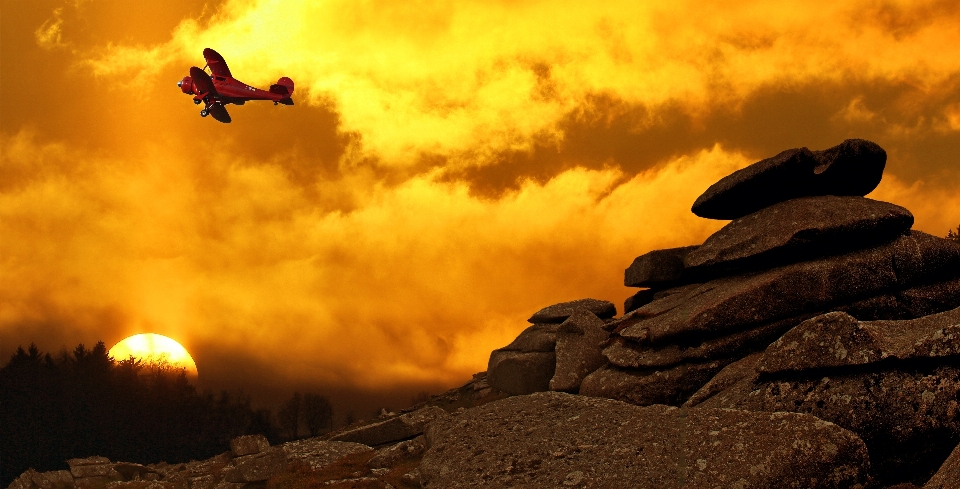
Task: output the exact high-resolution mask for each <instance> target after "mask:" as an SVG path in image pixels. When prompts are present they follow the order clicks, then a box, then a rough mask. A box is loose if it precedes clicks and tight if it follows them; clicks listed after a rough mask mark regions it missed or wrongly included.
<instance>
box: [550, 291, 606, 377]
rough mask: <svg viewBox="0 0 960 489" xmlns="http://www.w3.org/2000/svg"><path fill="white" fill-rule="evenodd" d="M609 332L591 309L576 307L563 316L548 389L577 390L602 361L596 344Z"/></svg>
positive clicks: (604, 359)
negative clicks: (554, 365)
mask: <svg viewBox="0 0 960 489" xmlns="http://www.w3.org/2000/svg"><path fill="white" fill-rule="evenodd" d="M609 335H610V333H607V332H606V331H605V330H604V329H603V321H602V320H601V319H600V318H598V317H597V316H595V315H594V314H593V313H591V312H587V311H585V310H578V311H576V312H574V313H573V314H572V315H571V316H570V317H569V318H567V320H566V321H564V322H563V324H561V325H560V327H559V328H558V329H557V350H556V354H557V356H556V362H557V363H556V369H555V371H554V374H553V377H552V378H551V379H550V386H549V387H550V390H553V391H564V392H574V393H575V392H577V391H578V390H579V389H580V383H581V382H583V378H584V377H586V376H587V375H588V374H589V373H591V372H593V371H594V370H596V369H598V368H600V367H601V366H603V364H604V363H606V358H605V357H604V356H603V353H601V346H600V345H601V343H602V342H603V341H605V340H606V339H607V337H608V336H609Z"/></svg>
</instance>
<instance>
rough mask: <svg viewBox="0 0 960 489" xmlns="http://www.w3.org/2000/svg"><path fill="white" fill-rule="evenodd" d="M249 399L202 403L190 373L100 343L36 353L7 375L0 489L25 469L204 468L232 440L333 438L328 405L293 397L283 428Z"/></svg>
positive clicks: (3, 372)
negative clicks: (70, 462) (113, 464)
mask: <svg viewBox="0 0 960 489" xmlns="http://www.w3.org/2000/svg"><path fill="white" fill-rule="evenodd" d="M250 401H251V400H250V397H249V396H247V395H245V394H243V393H242V392H238V393H231V392H227V391H222V392H220V393H219V395H216V394H214V393H213V392H212V391H209V390H207V391H205V392H203V393H199V392H198V391H197V389H196V388H195V387H194V386H193V385H191V384H190V382H189V381H188V378H187V375H186V370H185V369H183V368H177V367H175V366H172V365H170V364H169V363H165V362H163V361H159V362H149V363H146V362H143V361H141V360H139V359H135V358H129V359H126V360H121V361H117V360H115V359H114V358H112V357H111V356H110V355H109V353H108V352H107V348H106V347H105V346H104V344H103V342H99V343H97V344H96V346H94V347H93V348H92V349H87V348H85V347H84V345H82V344H81V345H78V346H77V347H76V348H75V349H74V350H73V351H72V352H67V351H66V350H63V351H62V352H60V354H58V355H51V354H49V353H43V352H41V351H40V350H39V349H38V348H37V346H36V345H34V344H31V345H30V347H29V348H27V349H26V350H24V349H23V347H19V348H18V349H17V351H16V353H14V354H13V355H12V357H11V358H10V361H9V362H8V363H7V364H6V365H4V366H3V367H2V368H0V487H6V486H7V485H9V484H10V483H11V482H12V481H13V480H14V479H15V478H16V477H18V476H19V475H20V474H21V473H23V472H24V471H25V470H27V469H28V468H33V469H35V470H38V471H41V472H43V471H49V470H60V469H67V468H68V467H67V464H66V460H67V459H70V458H80V457H89V456H93V455H100V456H104V457H107V458H109V459H110V460H114V461H125V462H136V463H141V464H148V463H157V462H161V461H164V462H168V463H179V462H187V461H190V460H202V459H206V458H210V457H212V456H214V455H217V454H219V453H222V452H224V451H226V450H227V449H228V448H229V441H230V439H231V438H233V437H236V436H240V435H245V434H262V435H264V436H266V437H267V438H268V440H270V442H271V444H273V443H276V442H279V441H284V440H289V439H293V438H296V437H297V435H298V433H299V432H300V431H301V430H300V426H303V425H305V426H306V431H307V432H308V433H309V434H310V435H314V436H315V435H317V434H319V433H321V432H323V431H324V430H329V429H331V428H332V422H331V420H332V409H331V407H330V403H329V401H328V400H327V399H326V398H325V397H323V396H321V395H318V394H305V395H303V396H301V395H300V394H299V393H295V394H294V396H293V398H291V399H290V400H289V401H287V402H286V403H285V404H284V407H283V408H281V410H280V413H279V416H278V423H277V424H274V417H273V414H272V413H271V412H270V410H268V409H254V408H253V407H251V403H250Z"/></svg>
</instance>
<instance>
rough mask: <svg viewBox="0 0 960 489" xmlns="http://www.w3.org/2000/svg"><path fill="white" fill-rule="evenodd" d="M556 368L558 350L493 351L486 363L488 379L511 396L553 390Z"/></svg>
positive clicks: (492, 385)
mask: <svg viewBox="0 0 960 489" xmlns="http://www.w3.org/2000/svg"><path fill="white" fill-rule="evenodd" d="M556 368H557V354H556V353H555V352H552V351H550V352H537V351H534V352H523V351H511V350H494V351H493V352H491V353H490V363H489V364H488V365H487V382H489V383H490V386H491V387H493V388H494V389H497V390H500V391H503V392H506V393H508V394H512V395H522V394H530V393H533V392H542V391H545V390H549V389H550V379H552V378H553V375H554V373H555V372H556Z"/></svg>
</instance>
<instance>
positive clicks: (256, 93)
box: [177, 48, 293, 122]
mask: <svg viewBox="0 0 960 489" xmlns="http://www.w3.org/2000/svg"><path fill="white" fill-rule="evenodd" d="M203 58H204V59H206V60H207V64H206V66H204V67H203V69H200V68H197V67H196V66H194V67H192V68H190V76H185V77H183V80H180V81H179V82H177V86H178V87H180V90H181V91H183V93H185V94H187V95H193V103H195V104H197V105H200V103H201V102H202V103H203V104H204V106H203V110H201V111H200V116H202V117H206V116H207V115H208V114H212V115H213V118H214V119H216V120H218V121H220V122H230V114H228V113H227V109H226V107H224V105H227V104H237V105H243V104H244V103H245V102H246V101H247V100H273V105H277V104H283V105H293V99H291V98H290V96H291V95H293V80H291V79H289V78H287V77H283V78H281V79H279V80H277V83H276V84H274V85H270V91H269V92H268V91H265V90H260V89H259V88H254V87H251V86H250V85H247V84H246V83H243V82H241V81H240V80H237V79H236V78H234V77H233V75H231V74H230V68H227V62H226V61H224V59H223V56H220V53H218V52H216V51H214V50H212V49H210V48H207V49H204V50H203ZM208 66H209V67H210V71H211V73H212V74H213V76H212V77H211V76H210V75H208V74H207V72H206V71H204V70H206V69H207V67H208Z"/></svg>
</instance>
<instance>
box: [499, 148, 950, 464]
mask: <svg viewBox="0 0 960 489" xmlns="http://www.w3.org/2000/svg"><path fill="white" fill-rule="evenodd" d="M885 164H886V153H885V152H884V150H883V149H882V148H880V147H879V146H877V145H876V144H874V143H871V142H869V141H865V140H857V139H851V140H846V141H844V142H843V143H841V144H840V145H838V146H835V147H833V148H830V149H827V150H824V151H810V150H808V149H806V148H800V149H793V150H788V151H784V152H782V153H780V154H778V155H776V156H774V157H772V158H768V159H765V160H762V161H760V162H757V163H755V164H753V165H750V166H748V167H746V168H744V169H742V170H740V171H737V172H735V173H733V174H731V175H729V176H727V177H725V178H723V179H721V180H720V181H718V182H717V183H715V184H714V185H713V186H711V187H710V188H709V189H707V191H706V192H705V193H704V194H703V195H701V196H700V197H699V198H698V199H697V201H696V202H695V203H694V205H693V212H694V213H695V214H697V215H698V216H701V217H705V218H710V219H728V220H731V222H729V223H728V224H726V225H725V226H724V227H723V228H722V229H720V230H719V231H717V232H716V233H714V234H713V235H711V236H710V237H708V238H707V240H706V241H705V242H704V243H703V244H701V245H698V246H687V247H682V248H672V249H666V250H655V251H651V252H649V253H647V254H645V255H642V256H640V257H638V258H636V259H635V260H634V262H633V263H632V264H631V265H630V267H629V268H627V269H626V271H625V277H624V284H625V285H627V286H630V287H639V288H641V290H639V291H638V292H637V293H636V294H635V295H634V296H632V297H630V298H629V299H628V300H627V301H626V303H625V305H624V306H625V307H624V309H625V311H624V315H622V316H620V317H610V316H608V317H606V318H603V320H602V321H601V322H602V326H600V327H601V328H602V329H603V330H604V331H605V332H608V333H609V334H608V335H606V336H605V337H604V336H601V335H597V336H596V338H600V340H601V341H603V344H602V345H594V346H593V348H596V349H599V350H600V351H601V354H602V360H601V361H599V362H596V363H591V364H590V365H591V366H593V365H599V368H596V369H594V370H592V371H591V372H589V373H588V374H586V375H584V376H581V377H580V378H579V380H580V382H579V385H578V388H576V389H570V388H567V389H558V388H556V387H555V386H554V385H553V382H552V381H553V377H548V375H554V376H555V375H557V374H556V371H554V372H552V373H551V371H550V370H549V367H550V366H551V364H550V361H551V360H552V361H554V362H555V365H556V368H557V369H559V366H560V364H561V362H560V356H559V350H558V348H559V344H560V343H559V340H557V341H554V342H553V343H552V345H556V348H557V349H554V350H551V349H550V347H551V342H550V341H544V342H543V344H542V345H539V347H540V350H537V351H541V352H542V354H543V361H542V363H541V364H540V365H541V366H542V370H541V371H539V377H537V379H538V380H537V382H534V383H531V384H530V385H527V386H525V389H526V390H525V391H522V392H521V391H520V390H517V389H514V390H511V387H512V386H508V385H507V384H506V383H500V384H496V383H494V380H495V379H499V378H502V377H509V378H511V379H513V382H514V383H522V382H523V379H524V376H523V373H522V372H520V370H522V369H520V368H516V369H514V370H515V371H512V372H510V373H509V375H506V372H499V371H498V370H501V369H503V370H509V369H504V367H503V365H507V363H505V362H503V360H502V359H505V358H507V357H508V356H514V357H523V358H532V357H524V355H531V354H532V352H533V350H523V349H522V348H517V347H518V346H524V345H518V344H517V343H518V342H514V343H513V344H511V345H510V346H508V347H506V348H504V349H501V350H497V351H495V352H494V353H493V355H491V359H490V366H489V373H488V375H489V378H490V380H491V385H492V386H494V387H497V388H499V389H501V390H504V391H506V392H508V393H511V394H521V393H523V394H525V393H527V392H530V391H534V390H535V391H545V390H566V391H567V392H574V393H579V394H581V395H585V396H592V397H602V398H609V399H615V400H619V401H624V402H627V403H630V404H634V405H639V406H650V405H655V404H667V405H673V406H681V405H685V406H687V407H701V406H702V407H704V408H715V407H725V408H737V409H744V410H751V411H771V412H773V411H793V412H798V413H807V414H813V415H814V416H817V417H819V418H820V419H823V420H826V421H830V422H834V423H836V424H837V425H839V426H842V427H844V428H846V429H849V430H851V431H852V432H853V433H856V435H857V436H859V437H861V438H862V439H863V440H864V442H865V443H866V446H867V447H868V449H869V452H870V458H871V461H872V466H873V467H874V468H875V469H876V474H877V477H878V479H877V480H878V481H880V482H891V481H896V482H903V481H908V480H909V481H913V482H919V481H922V480H926V479H928V478H929V477H930V476H931V475H932V473H933V471H935V469H936V468H938V467H939V466H940V465H939V464H940V463H941V462H943V461H944V459H945V458H946V456H947V455H948V454H949V453H950V451H951V450H952V449H953V448H954V447H956V446H957V443H958V441H960V407H958V406H957V403H958V402H960V387H958V386H960V331H956V325H957V324H960V312H957V311H954V312H953V313H949V314H948V315H947V316H943V317H941V316H931V315H936V314H938V313H942V312H944V311H950V310H952V309H955V308H958V307H960V244H958V243H956V242H954V241H951V240H946V239H943V238H938V237H934V236H931V235H929V234H925V233H922V232H919V231H915V230H911V226H912V225H913V215H912V214H911V213H910V212H909V211H908V210H907V209H904V208H903V207H900V206H897V205H893V204H890V203H886V202H879V201H876V200H872V199H868V198H866V197H864V196H865V195H866V194H868V193H869V192H871V191H872V190H873V189H874V188H876V186H877V185H878V184H879V182H880V179H881V177H882V173H883V169H884V166H885ZM577 303H578V301H574V302H573V303H566V304H568V305H569V304H573V305H576V304H577ZM552 307H556V306H552ZM548 309H549V308H548ZM581 309H583V308H581ZM958 311H960V310H958ZM950 314H953V315H950ZM582 315H583V313H581V316H582ZM928 316H929V317H928ZM568 317H570V318H572V315H571V316H568ZM918 318H923V319H918ZM932 318H940V319H932ZM598 319H599V318H598ZM532 320H533V318H531V322H534V323H535V324H534V326H533V327H531V328H529V329H528V330H527V331H533V330H540V331H543V330H546V329H547V326H546V325H538V324H536V322H535V321H532ZM597 324H599V323H597ZM858 325H859V326H858ZM538 328H539V329H538ZM527 331H525V332H524V333H525V334H527ZM550 331H553V330H550ZM523 336H524V335H523V334H522V335H521V338H522V337H523ZM521 338H518V340H520V339H521ZM790 338H793V339H790ZM811 338H816V339H815V340H814V339H811ZM863 345H868V346H863ZM580 347H581V348H586V349H588V350H589V349H590V345H586V344H585V343H581V344H580ZM858 348H859V349H858ZM590 351H593V350H590ZM548 352H549V353H548ZM554 353H555V357H549V355H551V354H554ZM760 359H765V360H760ZM527 372H532V370H528V371H527ZM547 378H550V380H551V382H547V381H546V380H545V379H547ZM564 387H569V385H565V386H564ZM898 389H899V391H900V392H896V391H897V390H898ZM911 413H912V414H911ZM904 450H908V451H909V450H912V453H911V454H909V455H904V453H903V451H904Z"/></svg>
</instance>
